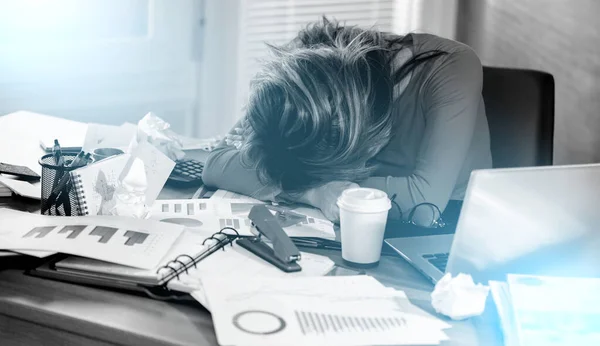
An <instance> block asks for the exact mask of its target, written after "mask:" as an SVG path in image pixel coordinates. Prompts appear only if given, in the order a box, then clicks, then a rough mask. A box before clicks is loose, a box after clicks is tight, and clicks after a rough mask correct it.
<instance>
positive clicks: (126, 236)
mask: <svg viewBox="0 0 600 346" xmlns="http://www.w3.org/2000/svg"><path fill="white" fill-rule="evenodd" d="M0 220H2V222H1V223H0V249H3V250H17V251H20V250H34V251H48V252H62V253H66V254H71V255H77V256H83V257H89V258H94V259H99V260H102V261H107V262H112V263H118V264H122V265H128V266H132V267H136V268H144V269H150V268H154V267H156V265H158V263H159V262H160V260H161V259H162V258H163V257H164V256H165V254H166V253H167V252H168V251H169V249H170V248H171V246H172V245H173V243H175V241H176V240H177V238H179V236H180V235H181V232H182V231H183V226H180V225H174V224H167V223H160V222H156V221H153V220H140V219H132V218H124V217H116V216H83V217H55V216H44V215H39V214H31V213H25V212H19V211H14V210H10V209H0Z"/></svg>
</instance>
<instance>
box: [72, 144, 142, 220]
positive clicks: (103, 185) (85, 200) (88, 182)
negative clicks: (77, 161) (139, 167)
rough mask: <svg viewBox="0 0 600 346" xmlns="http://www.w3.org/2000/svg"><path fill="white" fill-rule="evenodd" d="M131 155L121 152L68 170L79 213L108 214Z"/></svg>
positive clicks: (113, 204) (113, 203)
mask: <svg viewBox="0 0 600 346" xmlns="http://www.w3.org/2000/svg"><path fill="white" fill-rule="evenodd" d="M130 157H131V155H129V154H122V155H119V156H114V157H110V158H108V159H105V160H102V161H99V162H96V163H94V164H91V165H88V166H84V167H81V168H78V169H75V170H73V171H71V172H70V174H71V179H72V183H73V189H75V196H76V203H77V204H78V208H77V210H79V213H80V215H81V216H82V215H110V211H111V210H112V209H113V207H114V206H115V203H116V201H115V199H114V194H115V191H116V189H117V185H118V182H119V177H120V176H121V173H122V172H123V170H124V169H125V167H126V165H127V163H128V162H129V159H130Z"/></svg>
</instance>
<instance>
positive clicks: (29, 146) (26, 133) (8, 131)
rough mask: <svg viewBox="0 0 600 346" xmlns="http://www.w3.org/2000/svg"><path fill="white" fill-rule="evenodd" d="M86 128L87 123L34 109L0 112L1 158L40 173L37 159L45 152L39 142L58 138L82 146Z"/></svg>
mask: <svg viewBox="0 0 600 346" xmlns="http://www.w3.org/2000/svg"><path fill="white" fill-rule="evenodd" d="M86 129H87V124H84V123H80V122H76V121H72V120H66V119H61V118H58V117H52V116H49V115H43V114H38V113H33V112H26V111H20V112H15V113H11V114H7V115H4V116H0V162H6V163H10V164H13V165H21V166H26V167H29V168H30V169H32V170H33V171H34V172H36V173H38V174H41V171H42V167H41V166H40V165H39V163H38V160H39V159H40V157H42V155H44V154H46V152H45V151H44V150H43V149H42V148H41V146H40V144H41V143H40V142H43V143H44V145H48V143H50V145H52V143H53V141H54V139H55V138H56V139H58V141H59V142H60V144H61V146H64V147H69V146H79V147H81V146H82V145H83V139H84V138H85V131H86ZM15 148H18V150H14V149H15Z"/></svg>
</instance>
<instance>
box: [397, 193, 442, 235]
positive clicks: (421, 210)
mask: <svg viewBox="0 0 600 346" xmlns="http://www.w3.org/2000/svg"><path fill="white" fill-rule="evenodd" d="M395 199H396V194H393V195H392V197H391V198H390V200H391V202H392V203H393V204H394V206H396V208H397V209H398V212H399V213H400V220H402V223H406V224H410V225H414V226H419V227H425V228H443V227H446V222H445V221H444V220H443V219H442V212H441V210H440V208H439V207H438V206H437V205H435V204H433V203H429V202H423V203H419V204H417V205H415V206H414V207H412V209H410V212H409V213H408V217H407V218H406V220H405V219H404V213H403V212H402V209H401V208H400V205H398V203H397V202H396V201H395ZM415 216H416V217H417V219H415ZM423 219H425V220H427V219H430V220H431V221H430V222H429V223H425V224H424V223H423ZM417 220H418V222H417Z"/></svg>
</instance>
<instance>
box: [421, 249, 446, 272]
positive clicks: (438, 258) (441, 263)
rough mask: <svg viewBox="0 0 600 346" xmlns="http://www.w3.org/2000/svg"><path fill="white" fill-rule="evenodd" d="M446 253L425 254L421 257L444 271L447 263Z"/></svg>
mask: <svg viewBox="0 0 600 346" xmlns="http://www.w3.org/2000/svg"><path fill="white" fill-rule="evenodd" d="M448 255H449V254H448V253H436V254H425V255H423V258H424V259H426V260H427V261H429V263H431V264H432V265H433V266H434V267H436V268H437V269H439V270H440V271H441V272H442V273H444V272H446V264H448Z"/></svg>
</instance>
